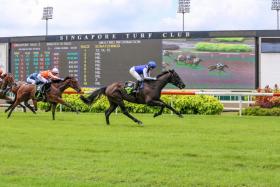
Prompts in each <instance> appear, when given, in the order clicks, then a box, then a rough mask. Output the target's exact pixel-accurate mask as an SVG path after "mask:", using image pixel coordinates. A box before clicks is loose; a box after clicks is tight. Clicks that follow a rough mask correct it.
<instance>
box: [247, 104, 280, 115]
mask: <svg viewBox="0 0 280 187" xmlns="http://www.w3.org/2000/svg"><path fill="white" fill-rule="evenodd" d="M242 114H243V115H248V116H280V108H278V107H274V108H261V107H259V106H255V107H250V108H246V109H243V110H242Z"/></svg>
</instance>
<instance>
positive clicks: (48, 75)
mask: <svg viewBox="0 0 280 187" xmlns="http://www.w3.org/2000/svg"><path fill="white" fill-rule="evenodd" d="M58 74H59V70H58V69H57V68H53V69H52V70H46V71H41V72H40V73H39V74H38V75H37V79H38V80H39V82H41V83H43V84H41V85H40V86H39V88H38V89H39V90H40V91H39V92H38V95H37V97H39V96H41V94H42V95H43V96H44V94H45V91H46V90H47V89H46V88H45V87H46V83H50V82H51V80H61V78H60V77H58Z"/></svg>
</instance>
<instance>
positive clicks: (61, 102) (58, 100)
mask: <svg viewBox="0 0 280 187" xmlns="http://www.w3.org/2000/svg"><path fill="white" fill-rule="evenodd" d="M51 102H52V103H56V104H58V103H59V104H62V105H64V106H67V107H68V108H70V109H71V110H73V111H76V113H77V114H78V113H79V111H78V110H77V109H76V108H75V107H73V106H72V105H71V104H69V103H66V102H65V101H64V100H63V99H61V98H55V99H52V100H51Z"/></svg>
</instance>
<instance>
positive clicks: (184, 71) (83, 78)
mask: <svg viewBox="0 0 280 187" xmlns="http://www.w3.org/2000/svg"><path fill="white" fill-rule="evenodd" d="M149 60H154V61H156V62H157V63H158V68H157V69H156V71H154V72H152V76H155V75H156V74H159V73H160V72H161V71H163V70H166V69H175V70H176V71H177V72H178V74H179V75H180V76H181V77H182V79H183V81H184V82H185V84H186V86H187V89H254V88H255V87H256V62H255V39H254V38H182V39H139V40H110V41H109V40H108V41H69V42H68V41H65V42H37V43H12V45H11V67H10V69H11V71H12V73H14V75H15V79H16V80H21V81H25V80H26V77H27V76H28V75H29V74H31V73H33V72H39V71H42V70H46V69H51V68H53V67H58V68H59V69H60V72H61V73H60V75H61V76H62V77H66V76H74V77H76V78H77V79H78V80H79V82H80V85H81V86H83V87H101V86H106V85H108V84H111V83H113V82H115V81H122V82H123V81H127V80H134V78H133V77H132V76H131V75H130V74H129V69H130V67H131V66H134V65H139V64H145V63H147V62H148V61H149ZM166 88H174V87H173V86H171V85H168V86H167V87H166Z"/></svg>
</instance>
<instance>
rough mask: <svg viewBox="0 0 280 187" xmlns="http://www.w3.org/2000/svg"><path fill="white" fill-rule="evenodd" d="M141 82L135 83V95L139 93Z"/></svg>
mask: <svg viewBox="0 0 280 187" xmlns="http://www.w3.org/2000/svg"><path fill="white" fill-rule="evenodd" d="M142 82H143V81H137V82H136V86H135V93H139V92H140V87H141V85H142Z"/></svg>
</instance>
